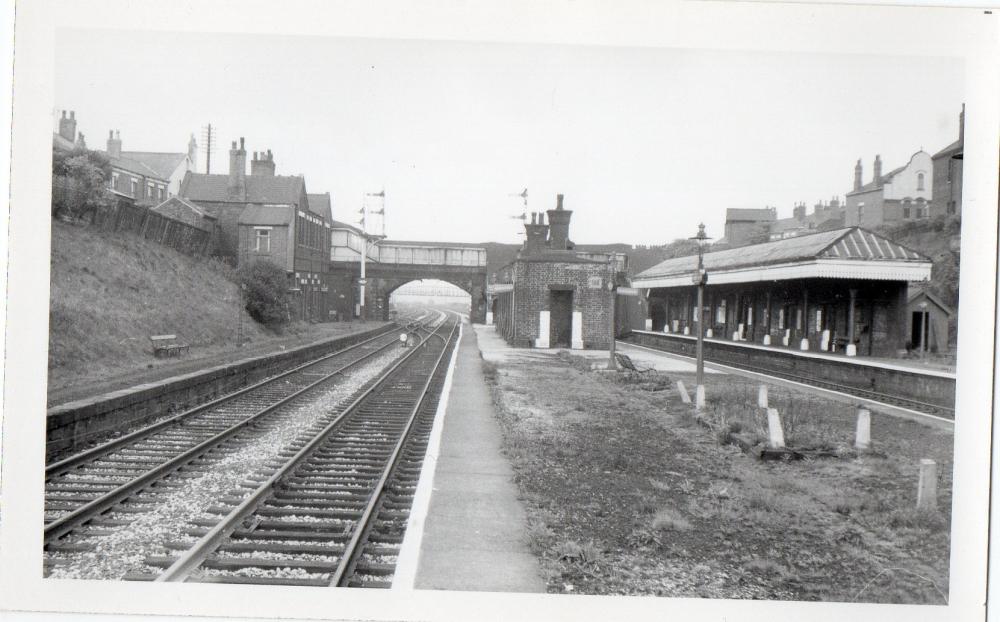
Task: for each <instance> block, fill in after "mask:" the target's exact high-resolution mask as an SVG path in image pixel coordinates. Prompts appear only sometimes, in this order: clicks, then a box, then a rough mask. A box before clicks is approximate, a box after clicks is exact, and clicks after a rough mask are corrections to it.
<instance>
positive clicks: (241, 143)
mask: <svg viewBox="0 0 1000 622" xmlns="http://www.w3.org/2000/svg"><path fill="white" fill-rule="evenodd" d="M243 147H244V144H243V137H242V136H240V151H243Z"/></svg>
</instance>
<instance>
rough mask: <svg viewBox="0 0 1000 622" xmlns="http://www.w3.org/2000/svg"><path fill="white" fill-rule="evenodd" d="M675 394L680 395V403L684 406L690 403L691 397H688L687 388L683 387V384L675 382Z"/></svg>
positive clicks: (679, 381)
mask: <svg viewBox="0 0 1000 622" xmlns="http://www.w3.org/2000/svg"><path fill="white" fill-rule="evenodd" d="M677 392H678V393H680V394H681V401H682V402H684V403H685V404H690V403H691V396H690V395H688V390H687V387H685V386H684V382H683V381H681V380H678V381H677Z"/></svg>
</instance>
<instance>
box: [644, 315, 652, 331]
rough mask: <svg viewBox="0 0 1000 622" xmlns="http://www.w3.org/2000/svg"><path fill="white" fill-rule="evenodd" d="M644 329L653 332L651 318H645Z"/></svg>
mask: <svg viewBox="0 0 1000 622" xmlns="http://www.w3.org/2000/svg"><path fill="white" fill-rule="evenodd" d="M644 328H645V329H646V330H650V331H651V330H653V318H651V317H648V318H646V322H645V326H644Z"/></svg>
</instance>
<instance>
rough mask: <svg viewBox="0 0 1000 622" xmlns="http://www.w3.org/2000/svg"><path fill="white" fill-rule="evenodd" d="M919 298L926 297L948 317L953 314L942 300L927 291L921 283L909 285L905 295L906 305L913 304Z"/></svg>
mask: <svg viewBox="0 0 1000 622" xmlns="http://www.w3.org/2000/svg"><path fill="white" fill-rule="evenodd" d="M921 296H926V297H927V299H928V300H930V301H931V302H933V303H934V304H936V305H937V306H939V307H941V310H942V311H944V312H945V313H946V314H947V315H948V316H949V317H951V316H952V315H954V314H955V311H954V310H953V309H952V308H951V307H949V306H948V305H946V304H945V303H944V301H943V300H941V299H940V298H938V297H937V296H935V295H934V294H932V293H931V292H929V291H927V289H926V288H925V287H924V285H923V283H911V284H910V287H909V289H908V290H907V294H906V302H907V304H909V303H911V302H913V301H914V300H916V299H917V298H920V297H921Z"/></svg>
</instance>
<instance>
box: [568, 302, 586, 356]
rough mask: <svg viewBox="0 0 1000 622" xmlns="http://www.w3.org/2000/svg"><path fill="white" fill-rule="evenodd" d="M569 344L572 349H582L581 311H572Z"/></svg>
mask: <svg viewBox="0 0 1000 622" xmlns="http://www.w3.org/2000/svg"><path fill="white" fill-rule="evenodd" d="M570 330H571V333H572V335H571V337H570V346H571V347H572V348H573V349H574V350H582V349H583V312H582V311H574V312H573V326H572V327H571V329H570Z"/></svg>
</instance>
